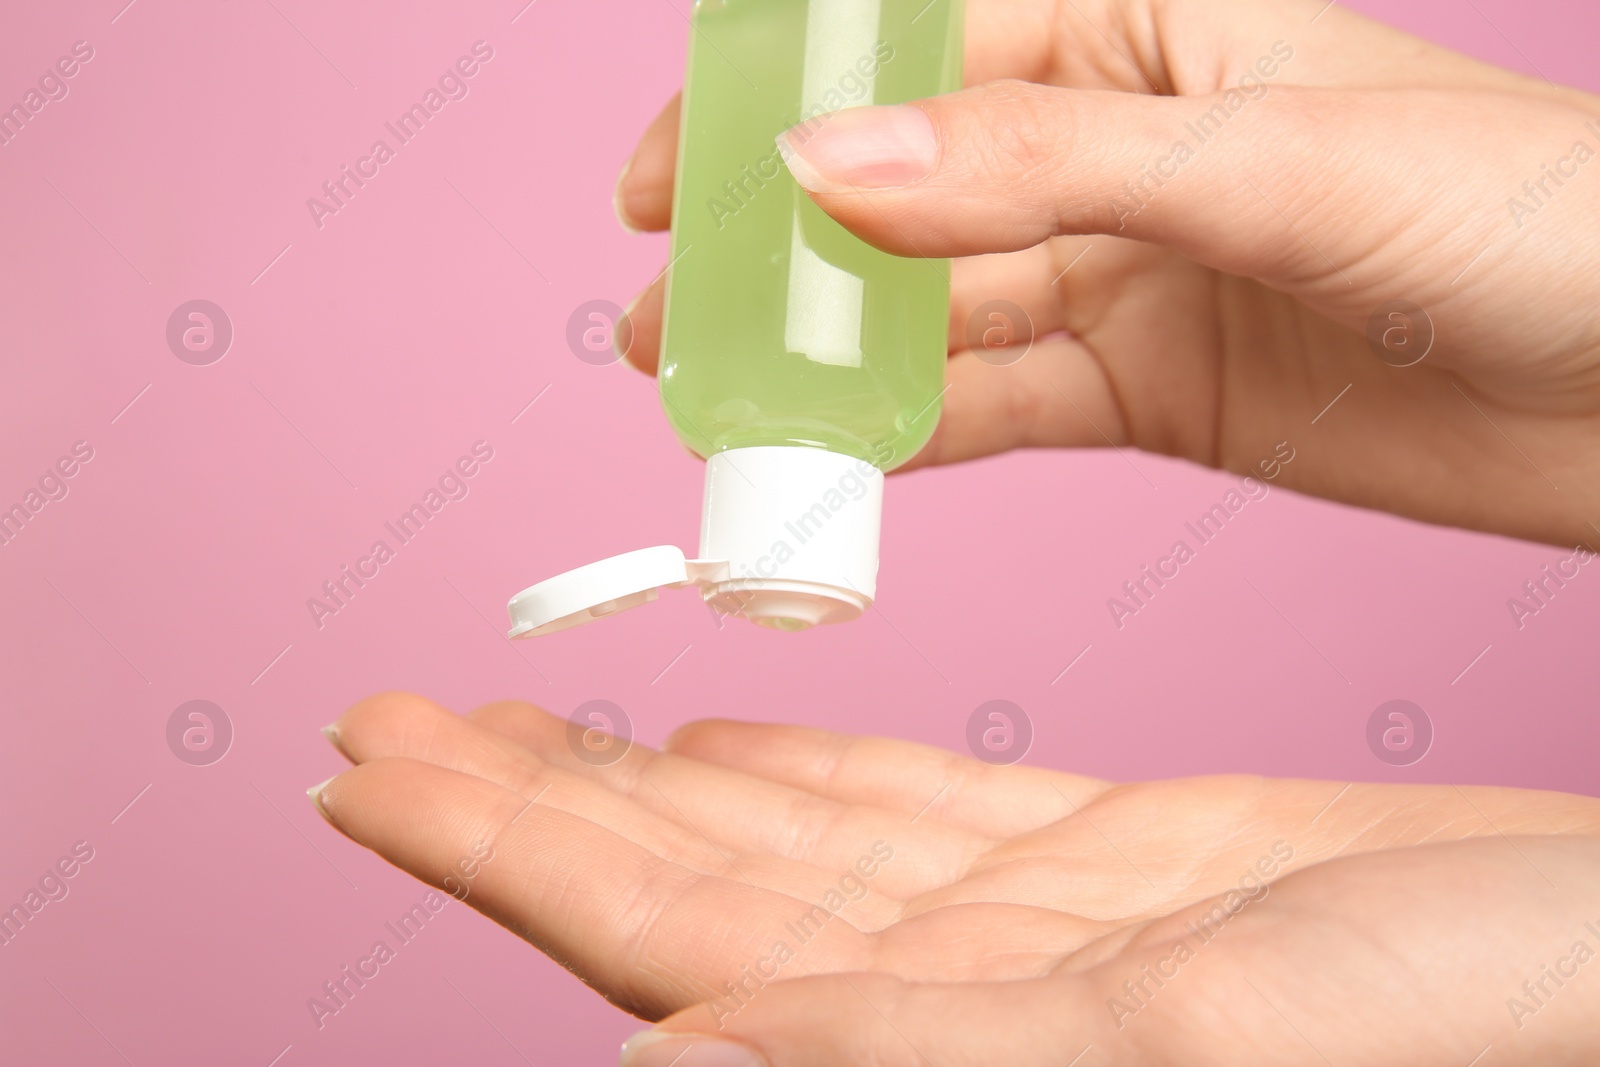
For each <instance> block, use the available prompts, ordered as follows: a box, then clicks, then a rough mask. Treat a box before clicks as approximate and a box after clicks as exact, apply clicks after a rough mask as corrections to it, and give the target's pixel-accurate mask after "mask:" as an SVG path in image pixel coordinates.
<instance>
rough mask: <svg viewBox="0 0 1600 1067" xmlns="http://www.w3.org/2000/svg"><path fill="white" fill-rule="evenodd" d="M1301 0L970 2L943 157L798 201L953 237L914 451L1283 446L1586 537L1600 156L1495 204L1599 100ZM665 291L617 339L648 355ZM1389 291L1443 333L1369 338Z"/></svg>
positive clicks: (1222, 450) (1232, 459)
mask: <svg viewBox="0 0 1600 1067" xmlns="http://www.w3.org/2000/svg"><path fill="white" fill-rule="evenodd" d="M1322 6H1323V0H1222V2H1218V0H1165V2H1159V0H1072V2H1071V3H1066V2H1063V0H1050V2H1046V0H970V2H969V4H968V19H967V37H968V49H967V75H968V81H969V84H970V85H971V86H972V87H971V88H969V89H967V90H965V91H963V92H960V93H956V94H952V95H950V96H947V97H940V98H936V99H933V100H927V101H921V102H919V103H918V104H917V105H916V106H918V107H920V108H922V109H923V110H924V111H925V112H927V113H928V115H929V116H930V117H931V118H932V119H933V122H934V125H935V128H936V129H937V131H938V133H939V136H940V141H941V151H940V160H939V163H938V166H937V167H936V168H935V170H934V172H933V173H932V174H931V175H929V176H928V177H927V178H925V179H923V180H922V181H919V182H916V183H913V184H911V185H908V186H904V187H900V188H894V189H886V190H875V191H868V190H865V189H859V188H858V189H857V190H856V191H853V192H846V193H844V194H842V195H840V194H831V195H815V194H814V195H813V199H815V200H816V201H817V203H818V204H820V205H821V206H822V207H823V208H824V209H825V210H827V211H828V212H829V213H830V214H832V215H833V216H834V217H835V218H837V219H838V220H839V221H840V222H842V223H843V224H844V225H845V226H847V227H848V228H850V229H851V230H852V231H854V232H855V233H856V234H857V235H858V236H860V237H862V238H864V239H865V240H867V241H869V242H872V243H873V244H876V245H878V246H880V247H882V248H885V249H887V250H889V251H891V252H896V253H899V254H904V255H926V256H953V257H967V258H957V261H956V262H955V264H954V269H953V279H952V288H953V293H952V313H951V323H950V363H949V373H948V378H949V382H950V390H949V392H948V393H947V394H946V396H945V411H944V416H943V419H942V421H941V424H940V427H939V430H938V431H937V433H936V435H935V437H934V439H933V441H932V442H931V443H930V444H929V445H928V447H927V448H926V449H925V450H924V452H923V454H922V455H921V456H920V457H919V458H918V459H917V460H915V461H913V463H912V464H910V466H911V467H916V466H923V465H928V464H939V463H950V462H958V461H961V460H964V459H971V458H974V457H976V456H982V455H987V454H991V453H995V452H1000V451H1004V450H1006V449H1010V448H1019V447H1104V446H1106V445H1107V444H1108V443H1114V444H1115V445H1117V446H1118V447H1134V448H1140V449H1145V450H1148V451H1151V452H1159V453H1164V454H1168V455H1173V456H1180V457H1183V458H1185V459H1189V460H1192V461H1194V462H1196V463H1201V464H1205V465H1207V466H1213V467H1221V468H1225V469H1228V470H1232V471H1235V472H1238V473H1248V472H1250V470H1251V468H1252V467H1253V466H1254V465H1255V464H1256V463H1258V462H1259V461H1260V460H1262V459H1263V458H1265V457H1269V456H1270V455H1271V454H1272V450H1273V446H1274V444H1275V443H1276V442H1279V441H1285V440H1286V441H1289V442H1290V443H1291V444H1292V445H1293V446H1294V447H1295V448H1296V450H1297V453H1298V455H1297V458H1296V460H1295V464H1294V467H1293V469H1292V470H1290V471H1286V472H1285V476H1286V478H1287V483H1280V484H1288V485H1289V486H1290V487H1291V488H1294V489H1297V490H1299V491H1301V492H1304V493H1308V494H1312V495H1316V496H1322V497H1326V498H1329V499H1332V500H1337V501H1341V502H1344V503H1349V504H1356V505H1359V506H1362V507H1369V508H1378V509H1382V510H1386V511H1392V512H1395V513H1398V514H1401V515H1406V516H1409V517H1412V518H1416V519H1421V520H1424V521H1427V522H1433V523H1442V524H1449V525H1454V526H1464V527H1468V528H1471V529H1476V530H1487V531H1493V532H1496V533H1504V534H1510V535H1512V536H1515V537H1522V538H1528V539H1533V540H1540V541H1547V542H1551V543H1555V544H1561V545H1565V546H1568V547H1571V546H1573V545H1576V544H1579V543H1585V544H1589V545H1590V546H1595V545H1600V317H1597V316H1596V315H1595V314H1594V307H1595V305H1596V302H1597V301H1596V298H1597V286H1596V281H1595V279H1596V277H1597V276H1600V160H1592V161H1590V163H1588V164H1585V165H1583V166H1581V167H1577V177H1575V178H1573V179H1570V180H1566V181H1565V182H1564V184H1563V186H1561V187H1560V188H1559V189H1558V188H1557V187H1556V186H1555V185H1554V184H1553V183H1552V184H1550V185H1549V186H1548V188H1549V189H1550V190H1551V191H1552V192H1553V193H1554V194H1555V195H1554V196H1553V197H1552V198H1551V199H1549V200H1547V201H1546V202H1545V203H1544V205H1543V206H1542V207H1538V209H1537V210H1535V211H1533V212H1532V213H1528V214H1523V215H1522V217H1521V222H1522V225H1521V226H1520V227H1519V226H1517V225H1516V224H1515V222H1514V221H1513V216H1512V212H1511V210H1510V209H1509V207H1508V203H1507V202H1508V200H1509V199H1510V198H1511V197H1512V196H1519V197H1522V198H1523V199H1524V202H1526V203H1531V201H1528V200H1527V199H1526V197H1527V194H1526V193H1525V192H1524V190H1523V183H1524V182H1525V181H1530V180H1537V179H1540V178H1541V177H1542V176H1543V175H1544V173H1545V172H1544V171H1543V170H1542V167H1543V165H1546V164H1548V165H1551V166H1555V165H1556V164H1557V163H1558V162H1559V161H1560V160H1561V159H1562V158H1564V157H1566V156H1567V155H1568V154H1569V153H1570V151H1571V148H1572V145H1573V144H1574V142H1576V141H1578V140H1586V141H1587V143H1588V144H1589V146H1590V147H1591V148H1593V149H1600V133H1596V132H1593V131H1587V130H1585V127H1584V124H1585V122H1587V121H1590V120H1596V121H1597V126H1600V98H1597V97H1595V96H1592V95H1590V94H1587V93H1582V92H1578V91H1576V90H1572V89H1564V88H1557V87H1554V86H1551V85H1549V84H1547V83H1545V82H1543V81H1539V80H1535V79H1530V78H1524V77H1521V76H1519V75H1516V74H1512V73H1509V72H1507V71H1504V70H1500V69H1498V68H1495V67H1491V66H1488V65H1486V64H1483V63H1479V62H1476V61H1473V60H1470V59H1467V58H1465V57H1462V56H1459V55H1455V54H1453V53H1450V52H1447V51H1445V50H1443V49H1440V48H1438V47H1435V46H1433V45H1430V44H1427V43H1425V42H1423V41H1419V40H1417V39H1415V38H1413V37H1409V36H1407V35H1405V34H1402V33H1399V32H1396V31H1394V30H1391V29H1388V28H1386V27H1383V26H1380V25H1378V24H1376V23H1373V22H1369V21H1367V20H1366V19H1363V18H1361V17H1359V16H1357V15H1354V14H1352V13H1350V12H1348V11H1346V10H1344V9H1343V8H1342V7H1339V6H1334V7H1332V8H1329V9H1328V10H1326V11H1323V12H1322V14H1321V15H1320V16H1318V15H1317V13H1318V11H1319V10H1320V9H1321V8H1322ZM1313 17H1316V21H1315V22H1314V23H1313V22H1312V21H1311V20H1312V19H1313ZM1279 41H1281V42H1283V43H1284V44H1285V45H1287V46H1288V47H1289V48H1292V49H1293V58H1292V59H1290V60H1288V61H1287V62H1283V63H1281V64H1279V65H1278V68H1277V71H1276V73H1275V74H1274V76H1272V77H1271V78H1267V79H1262V80H1263V81H1264V82H1265V84H1266V86H1267V89H1266V92H1265V94H1264V95H1258V97H1257V98H1256V99H1253V100H1250V101H1249V102H1248V103H1246V104H1245V105H1244V106H1243V107H1242V108H1241V109H1240V110H1239V111H1238V112H1237V114H1236V115H1235V116H1234V117H1233V118H1231V119H1229V120H1228V121H1227V124H1226V127H1225V129H1224V131H1223V133H1222V134H1220V135H1219V136H1216V137H1215V138H1214V139H1212V140H1210V141H1208V142H1207V143H1206V144H1204V145H1202V146H1200V148H1199V150H1198V151H1197V152H1196V153H1195V156H1194V158H1193V159H1192V160H1190V161H1189V162H1187V163H1185V164H1184V165H1183V166H1182V167H1181V169H1179V170H1178V171H1177V176H1176V177H1175V178H1174V179H1172V180H1171V181H1169V182H1167V183H1166V184H1165V185H1164V186H1162V187H1161V188H1160V189H1159V190H1158V191H1156V192H1155V194H1154V195H1153V196H1151V197H1149V198H1148V202H1147V205H1146V206H1145V207H1143V208H1142V209H1140V210H1137V211H1132V212H1131V213H1129V212H1128V211H1127V210H1126V208H1131V207H1132V204H1133V201H1131V200H1129V199H1128V196H1127V193H1126V191H1125V187H1126V185H1127V183H1128V182H1129V181H1130V180H1137V179H1139V178H1140V177H1141V175H1142V173H1143V172H1142V168H1143V167H1144V166H1146V165H1148V166H1151V167H1155V166H1156V165H1157V164H1158V163H1160V162H1161V160H1163V159H1164V158H1165V157H1168V156H1169V155H1170V154H1171V152H1172V147H1173V144H1174V142H1175V141H1177V140H1178V139H1180V138H1182V139H1185V140H1186V141H1188V142H1189V143H1190V144H1191V146H1192V145H1193V144H1194V143H1195V142H1196V138H1195V137H1194V135H1193V134H1191V133H1189V132H1187V130H1186V127H1185V123H1192V124H1198V122H1199V120H1200V117H1201V115H1203V114H1204V113H1205V112H1206V111H1208V110H1209V109H1211V108H1213V107H1215V106H1216V105H1217V104H1218V103H1219V102H1221V101H1222V97H1220V96H1219V95H1217V94H1218V93H1220V92H1222V91H1225V90H1228V89H1231V88H1234V87H1235V86H1237V85H1238V83H1239V79H1240V77H1241V76H1242V74H1243V73H1244V72H1245V71H1248V70H1250V69H1252V68H1253V67H1254V66H1255V65H1256V64H1257V62H1258V61H1259V60H1261V59H1262V58H1263V57H1268V58H1271V54H1272V53H1271V50H1272V46H1273V44H1274V43H1275V42H1279ZM1269 69H1270V67H1269ZM1158 91H1159V94H1161V95H1157V94H1158ZM1236 99H1237V98H1236ZM840 114H841V117H839V118H836V119H834V120H833V121H832V123H830V124H829V125H828V126H825V127H824V128H823V131H822V133H821V134H819V135H818V136H819V137H827V136H828V135H829V133H830V132H832V131H834V130H839V129H843V128H844V127H845V126H846V125H849V124H850V123H849V122H848V121H847V119H846V118H845V116H849V115H851V112H848V111H847V112H842V113H840ZM677 126H678V104H677V101H676V100H674V101H673V102H671V103H670V104H668V106H667V108H666V109H665V110H664V111H663V112H662V113H661V115H660V116H659V117H658V118H657V119H656V120H655V122H654V123H652V124H651V126H650V128H649V129H648V130H647V131H646V132H645V134H644V137H643V138H642V140H641V142H640V144H639V148H638V150H637V152H636V154H635V156H634V157H633V161H632V163H631V165H630V166H629V168H628V169H627V170H626V172H625V173H624V176H623V178H622V180H621V182H620V183H619V187H618V194H617V205H618V212H619V214H620V215H621V216H622V218H623V219H624V221H625V222H626V223H627V224H628V225H630V226H632V227H634V228H637V229H645V230H660V229H664V228H666V226H667V225H668V223H669V220H670V211H671V196H672V171H673V164H674V157H675V153H676V138H677ZM1574 166H1575V164H1573V163H1568V164H1567V165H1566V169H1568V170H1571V169H1573V168H1574ZM1167 171H1168V172H1169V173H1170V172H1171V166H1170V164H1169V165H1168V166H1167ZM1540 199H1541V200H1543V199H1545V198H1544V197H1542V196H1541V197H1540ZM1118 200H1120V201H1121V202H1122V203H1123V204H1124V206H1125V210H1124V211H1121V212H1119V211H1118V210H1117V209H1116V208H1115V207H1114V206H1113V202H1114V201H1118ZM1108 234H1114V235H1116V236H1105V235H1108ZM1486 247H1487V248H1488V251H1487V252H1485V251H1484V250H1485V248H1486ZM1086 249H1087V250H1088V251H1087V252H1086V251H1085V250H1086ZM1480 253H1482V255H1481V258H1480ZM1080 255H1082V256H1083V258H1082V259H1081V260H1079V259H1078V257H1079V256H1080ZM1074 264H1075V265H1074ZM1069 265H1072V269H1071V270H1070V271H1067V273H1066V274H1065V275H1062V271H1063V270H1066V268H1067V267H1068V266H1069ZM665 284H666V281H665V279H664V278H663V279H662V280H661V281H659V282H657V283H656V284H655V285H654V286H652V288H650V289H648V290H646V291H645V292H644V293H643V294H642V295H641V296H640V297H639V299H638V301H637V303H636V305H635V306H634V308H633V309H632V311H631V315H630V318H631V327H632V329H631V331H630V332H629V335H628V336H626V337H624V338H623V343H624V345H625V347H626V348H627V355H628V359H629V361H630V362H631V363H633V364H634V365H635V366H637V367H639V368H640V369H641V370H644V371H646V372H649V373H651V374H653V373H654V372H655V367H656V362H657V357H658V343H659V338H660V329H661V303H662V295H663V289H664V286H665ZM997 298H999V299H1005V300H1009V301H1011V302H1013V303H1015V304H1017V305H1018V306H1020V307H1021V308H1022V309H1023V310H1024V311H1025V312H1026V313H1027V315H1028V317H1029V318H1030V319H1031V320H1032V324H1033V329H1034V333H1035V335H1036V336H1037V337H1039V340H1038V341H1037V342H1036V343H1035V344H1034V346H1033V349H1032V351H1030V352H1029V353H1028V355H1027V356H1026V358H1024V359H1022V360H1021V361H1020V362H1018V363H1016V364H1014V365H1013V366H1009V367H995V366H991V365H989V364H987V363H985V362H983V361H982V360H980V359H978V358H977V357H976V356H975V355H973V354H972V353H971V352H970V351H967V350H966V345H967V340H966V339H967V336H968V329H967V324H968V320H969V319H970V318H971V317H972V315H973V313H974V311H975V310H976V309H977V308H978V307H979V305H981V304H983V303H985V302H986V301H989V300H993V299H997ZM1397 298H1399V299H1407V300H1410V301H1412V302H1414V303H1415V304H1417V305H1419V306H1421V307H1422V308H1423V309H1425V311H1426V313H1427V315H1428V317H1429V319H1430V320H1431V322H1432V325H1433V329H1434V335H1435V336H1434V342H1433V345H1432V348H1431V350H1429V351H1428V354H1427V356H1426V358H1425V359H1424V360H1423V361H1422V362H1421V363H1419V364H1417V365H1415V366H1411V367H1405V368H1397V367H1393V366H1389V365H1387V364H1385V363H1384V362H1382V361H1380V360H1379V359H1378V358H1377V357H1376V356H1375V355H1374V352H1373V350H1372V348H1371V347H1369V345H1368V342H1367V339H1366V329H1367V323H1368V320H1369V318H1370V317H1371V316H1372V314H1373V313H1374V311H1375V310H1376V309H1378V307H1379V306H1380V305H1382V304H1384V303H1385V302H1386V301H1389V300H1392V299H1397ZM1346 385H1349V386H1350V387H1351V388H1350V390H1349V392H1348V393H1347V394H1345V395H1344V396H1343V397H1342V399H1339V402H1338V404H1337V405H1336V406H1335V407H1333V408H1332V409H1331V410H1329V411H1328V412H1327V414H1326V415H1324V416H1323V417H1321V418H1319V419H1318V420H1317V422H1316V424H1315V425H1314V426H1313V425H1312V419H1313V418H1316V417H1317V416H1318V415H1319V413H1320V412H1322V410H1323V408H1324V407H1325V406H1326V405H1328V404H1329V403H1330V402H1332V401H1334V400H1335V398H1337V397H1339V396H1340V393H1341V391H1342V390H1344V388H1345V386H1346ZM1474 407H1476V410H1475V409H1474Z"/></svg>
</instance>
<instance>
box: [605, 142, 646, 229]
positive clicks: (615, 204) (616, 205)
mask: <svg viewBox="0 0 1600 1067" xmlns="http://www.w3.org/2000/svg"><path fill="white" fill-rule="evenodd" d="M632 169H633V157H632V156H629V157H628V162H627V163H626V164H624V165H623V168H622V173H621V174H619V175H617V186H616V188H615V189H613V190H612V191H611V210H612V211H614V212H616V215H617V222H619V223H621V224H622V228H623V229H624V230H627V231H628V232H629V233H639V232H640V230H639V227H637V226H635V225H634V224H633V220H632V219H630V218H628V209H627V208H625V207H623V206H622V183H623V182H625V181H627V180H628V172H629V171H631V170H632Z"/></svg>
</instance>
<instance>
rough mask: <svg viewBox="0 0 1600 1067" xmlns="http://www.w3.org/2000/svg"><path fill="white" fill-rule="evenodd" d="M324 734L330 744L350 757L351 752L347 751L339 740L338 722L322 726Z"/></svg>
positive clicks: (346, 756)
mask: <svg viewBox="0 0 1600 1067" xmlns="http://www.w3.org/2000/svg"><path fill="white" fill-rule="evenodd" d="M322 736H323V737H326V738H327V739H328V744H330V745H332V746H333V747H334V748H336V749H338V750H339V754H340V755H342V756H344V757H345V758H346V759H350V753H348V752H346V751H345V747H344V744H343V742H341V741H340V740H339V724H338V723H329V724H328V725H327V726H324V727H323V728H322ZM351 762H352V763H353V762H355V761H354V760H351Z"/></svg>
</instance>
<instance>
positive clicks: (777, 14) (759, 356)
mask: <svg viewBox="0 0 1600 1067" xmlns="http://www.w3.org/2000/svg"><path fill="white" fill-rule="evenodd" d="M962 19H963V3H962V0H933V2H932V3H929V2H928V0H699V2H698V4H697V5H696V7H695V11H694V15H693V21H694V29H693V32H692V33H691V34H690V45H689V62H688V68H687V73H686V75H685V80H684V98H683V116H682V128H681V133H680V141H679V156H678V176H677V187H676V190H675V194H674V202H673V218H672V235H673V237H672V260H671V264H672V265H671V267H670V269H669V272H668V276H667V294H666V318H665V325H664V332H663V336H662V355H661V369H660V386H661V398H662V406H663V408H664V409H665V411H666V414H667V417H668V419H669V420H670V421H671V423H672V425H673V428H674V429H675V430H676V432H677V434H678V436H679V437H680V438H681V439H682V441H683V442H684V444H685V445H687V446H688V447H689V448H691V449H693V450H694V451H695V452H697V453H699V454H700V455H701V456H710V455H712V454H714V453H717V452H723V451H727V450H730V449H736V448H744V447H750V446H756V445H796V446H805V447H817V448H824V449H828V450H829V451H833V452H838V453H842V454H845V455H850V456H854V457H856V458H859V459H864V460H867V461H869V462H871V463H873V464H875V465H876V466H878V467H879V468H881V469H883V470H890V469H893V468H894V467H896V466H899V465H900V464H901V463H904V462H905V461H907V460H909V459H910V458H911V457H912V456H913V455H915V454H916V452H917V451H918V449H920V448H921V447H922V446H923V445H924V444H925V443H926V442H927V440H928V438H929V437H930V436H931V435H932V433H933V429H934V426H935V425H936V424H937V422H938V420H939V413H940V398H941V395H942V392H943V389H944V365H945V357H946V351H947V341H946V338H947V323H948V319H949V306H950V281H949V278H950V270H949V262H948V261H947V260H929V259H917V258H903V257H899V256H894V255H890V254H889V253H887V252H881V251H879V250H877V249H875V248H873V247H871V246H870V245H868V244H866V243H864V242H862V241H861V240H859V239H858V238H856V237H854V236H853V235H851V234H850V233H849V232H848V231H847V230H845V229H844V227H842V226H840V225H839V224H838V223H837V222H835V221H834V220H833V219H832V218H830V217H829V216H828V215H826V214H825V213H823V211H822V210H821V209H820V208H818V207H817V206H816V205H815V204H813V203H812V202H811V200H810V198H809V197H808V196H807V195H806V194H805V192H804V190H802V189H801V188H800V187H799V186H798V185H797V184H796V183H795V181H794V179H793V178H792V177H791V176H790V174H789V171H788V168H787V167H785V166H784V165H783V161H782V158H781V156H780V155H779V153H778V149H777V145H776V144H775V142H774V139H775V138H776V137H777V135H778V134H780V133H782V132H783V131H784V130H786V129H788V128H790V127H791V126H795V125H796V124H800V123H804V124H805V125H804V126H803V127H802V132H801V134H800V136H801V137H805V136H811V135H814V132H815V131H816V130H817V129H820V128H822V127H823V126H825V125H826V123H827V122H828V118H827V114H828V113H830V112H833V111H837V110H840V109H842V108H845V107H853V106H861V105H867V104H894V103H903V102H905V101H907V100H915V99H919V98H921V97H926V96H934V95H937V94H939V93H944V92H950V91H953V90H955V89H958V88H960V83H961V49H962Z"/></svg>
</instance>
